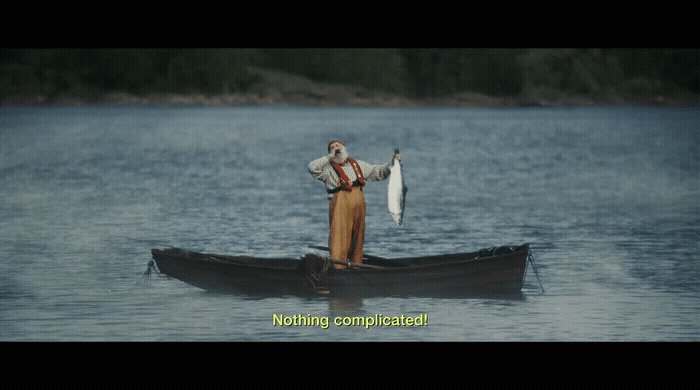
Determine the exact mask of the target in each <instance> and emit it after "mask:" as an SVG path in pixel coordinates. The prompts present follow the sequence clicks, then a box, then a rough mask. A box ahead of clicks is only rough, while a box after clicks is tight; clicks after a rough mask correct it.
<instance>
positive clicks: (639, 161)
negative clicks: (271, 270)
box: [0, 107, 700, 341]
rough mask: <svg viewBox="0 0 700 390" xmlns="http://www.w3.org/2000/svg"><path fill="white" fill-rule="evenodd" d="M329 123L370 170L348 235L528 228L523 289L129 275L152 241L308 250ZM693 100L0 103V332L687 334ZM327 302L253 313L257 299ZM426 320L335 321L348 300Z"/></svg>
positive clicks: (395, 243)
mask: <svg viewBox="0 0 700 390" xmlns="http://www.w3.org/2000/svg"><path fill="white" fill-rule="evenodd" d="M332 138H340V139H342V140H344V141H345V143H346V144H347V147H348V151H349V152H350V155H351V156H353V157H355V158H357V159H361V160H365V161H368V162H370V163H375V164H379V163H382V164H383V163H387V162H389V161H390V159H391V155H392V152H393V150H394V148H395V147H398V148H400V150H401V154H402V155H403V157H404V166H403V169H404V174H405V176H406V184H407V186H408V187H409V191H408V193H407V201H406V211H405V219H404V224H403V225H402V226H400V227H397V226H396V225H395V224H393V221H392V219H391V216H390V215H389V214H388V211H387V206H386V190H387V187H386V186H387V184H388V181H384V182H373V183H369V184H368V186H367V187H366V189H365V196H366V200H367V234H366V237H367V238H366V244H365V252H366V253H369V254H374V255H379V256H385V257H400V256H410V255H428V254H440V253H449V252H469V251H473V250H477V249H480V248H484V247H490V246H497V245H507V244H522V243H531V248H532V251H533V255H534V258H535V264H536V265H537V271H538V273H539V276H540V279H541V281H542V285H543V286H544V290H545V291H544V293H542V292H541V290H540V285H539V283H538V282H537V279H536V277H535V273H534V272H533V271H532V269H531V268H530V269H528V272H527V275H526V279H525V286H524V288H523V298H522V299H497V298H469V299H467V298H460V299H435V298H395V297H389V298H372V299H355V300H352V299H344V300H343V299H329V298H327V297H318V298H313V299H308V298H298V297H277V298H264V299H253V298H250V297H246V296H243V295H233V294H231V295H226V294H216V293H210V292H206V291H204V290H201V289H199V288H196V287H193V286H189V285H187V284H185V283H183V282H180V281H178V280H175V279H169V278H166V277H163V276H158V275H154V276H153V277H152V279H151V282H150V284H146V283H144V282H145V280H144V279H142V278H141V277H142V275H143V273H144V271H145V270H146V264H147V263H148V261H149V260H150V259H151V257H150V249H151V248H164V247H182V248H188V249H192V250H197V251H206V252H215V253H224V254H249V255H256V256H289V257H299V256H301V255H303V254H305V253H321V252H319V251H316V250H314V249H310V248H309V245H326V244H327V235H328V202H327V200H326V194H325V191H324V188H323V185H322V184H321V183H320V182H318V181H315V180H313V178H312V177H311V176H310V175H309V174H308V172H307V168H306V167H307V164H308V162H309V161H311V160H312V159H315V158H318V157H320V156H322V155H324V154H326V145H327V144H328V141H329V140H330V139H332ZM699 237H700V109H699V108H697V107H686V108H661V107H625V108H618V107H575V108H564V107H553V108H522V109H521V108H518V109H482V108H474V109H453V108H423V109H415V108H350V107H340V108H312V107H235V108H212V107H82V108H66V107H45V108H30V107H4V108H0V248H1V249H2V251H1V252H0V340H3V341H8V340H41V341H92V340H95V341H112V340H116V341H160V340H167V341H171V340H172V341H174V340H178V341H180V340H186V341H190V340H207V341H209V340H211V341H219V340H221V341H228V340H253V341H307V340H309V341H311V340H313V341H316V340H318V341H337V340H343V341H344V340H348V341H367V340H369V341H390V340H398V341H463V340H464V341H510V340H514V341H666V340H668V341H698V340H700V255H699V254H698V253H700V240H699V239H698V238H699ZM279 314H282V315H285V316H293V315H303V316H305V317H306V316H308V315H310V316H314V317H328V318H330V321H331V324H330V326H329V327H327V328H326V329H323V328H322V327H320V326H279V325H277V326H276V325H273V316H274V315H279ZM378 314H381V315H383V316H385V317H386V316H389V317H393V316H401V315H404V316H412V317H414V316H418V315H420V314H427V316H428V319H429V320H428V325H427V326H411V327H409V326H382V327H379V326H375V327H369V328H366V327H360V326H342V325H341V326H336V325H334V324H333V323H332V321H333V319H334V318H345V317H347V316H376V315H378Z"/></svg>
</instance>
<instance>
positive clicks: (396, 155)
mask: <svg viewBox="0 0 700 390" xmlns="http://www.w3.org/2000/svg"><path fill="white" fill-rule="evenodd" d="M394 157H396V159H397V160H399V161H401V153H394Z"/></svg>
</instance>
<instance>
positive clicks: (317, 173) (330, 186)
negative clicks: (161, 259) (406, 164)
mask: <svg viewBox="0 0 700 390" xmlns="http://www.w3.org/2000/svg"><path fill="white" fill-rule="evenodd" d="M332 161H333V156H332V155H331V154H328V155H326V156H323V157H321V158H318V159H316V160H313V161H311V162H310V163H309V173H311V176H313V178H314V179H316V180H320V181H322V182H323V183H324V184H325V185H326V189H327V190H334V189H335V188H336V187H338V183H340V178H339V177H338V173H337V172H336V171H335V169H333V166H332V165H331V162H332ZM356 161H357V165H359V166H360V169H361V170H362V175H363V176H364V177H365V180H367V181H380V180H384V179H386V178H387V177H389V174H390V173H391V162H389V163H388V164H385V165H373V164H369V163H366V162H364V161H361V160H356ZM342 168H343V171H345V174H346V175H347V176H348V179H349V180H350V182H351V183H352V182H354V181H355V180H357V175H355V170H354V169H352V164H350V163H346V164H345V165H343V166H342ZM333 195H334V194H328V198H329V199H331V198H333Z"/></svg>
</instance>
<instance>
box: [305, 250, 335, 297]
mask: <svg viewBox="0 0 700 390" xmlns="http://www.w3.org/2000/svg"><path fill="white" fill-rule="evenodd" d="M302 260H303V261H304V269H305V271H306V280H307V281H308V282H309V286H310V287H311V289H312V290H313V291H314V292H316V293H318V294H328V293H329V291H328V288H327V287H325V286H324V285H323V278H324V277H325V276H326V274H327V273H328V268H329V267H330V264H331V262H330V259H328V258H327V257H321V256H316V255H306V256H304V257H302Z"/></svg>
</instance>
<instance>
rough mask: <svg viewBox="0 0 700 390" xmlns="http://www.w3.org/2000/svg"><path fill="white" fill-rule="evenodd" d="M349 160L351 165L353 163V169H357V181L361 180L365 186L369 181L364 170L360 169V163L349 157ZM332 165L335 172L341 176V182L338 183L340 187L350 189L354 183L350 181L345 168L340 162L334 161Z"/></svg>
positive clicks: (361, 183) (361, 184)
mask: <svg viewBox="0 0 700 390" xmlns="http://www.w3.org/2000/svg"><path fill="white" fill-rule="evenodd" d="M348 162H349V163H350V165H352V169H353V170H355V175H356V176H357V181H358V182H360V186H364V185H365V184H367V181H366V180H365V177H364V176H363V175H362V170H361V169H360V165H359V164H357V161H355V160H354V159H352V158H349V157H348ZM331 165H332V166H333V169H335V172H336V173H337V174H338V177H339V178H340V183H338V187H342V189H344V190H347V191H350V190H351V189H352V183H351V182H350V179H349V178H348V175H346V174H345V172H344V171H343V168H342V167H341V166H340V164H338V163H334V162H332V163H331Z"/></svg>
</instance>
